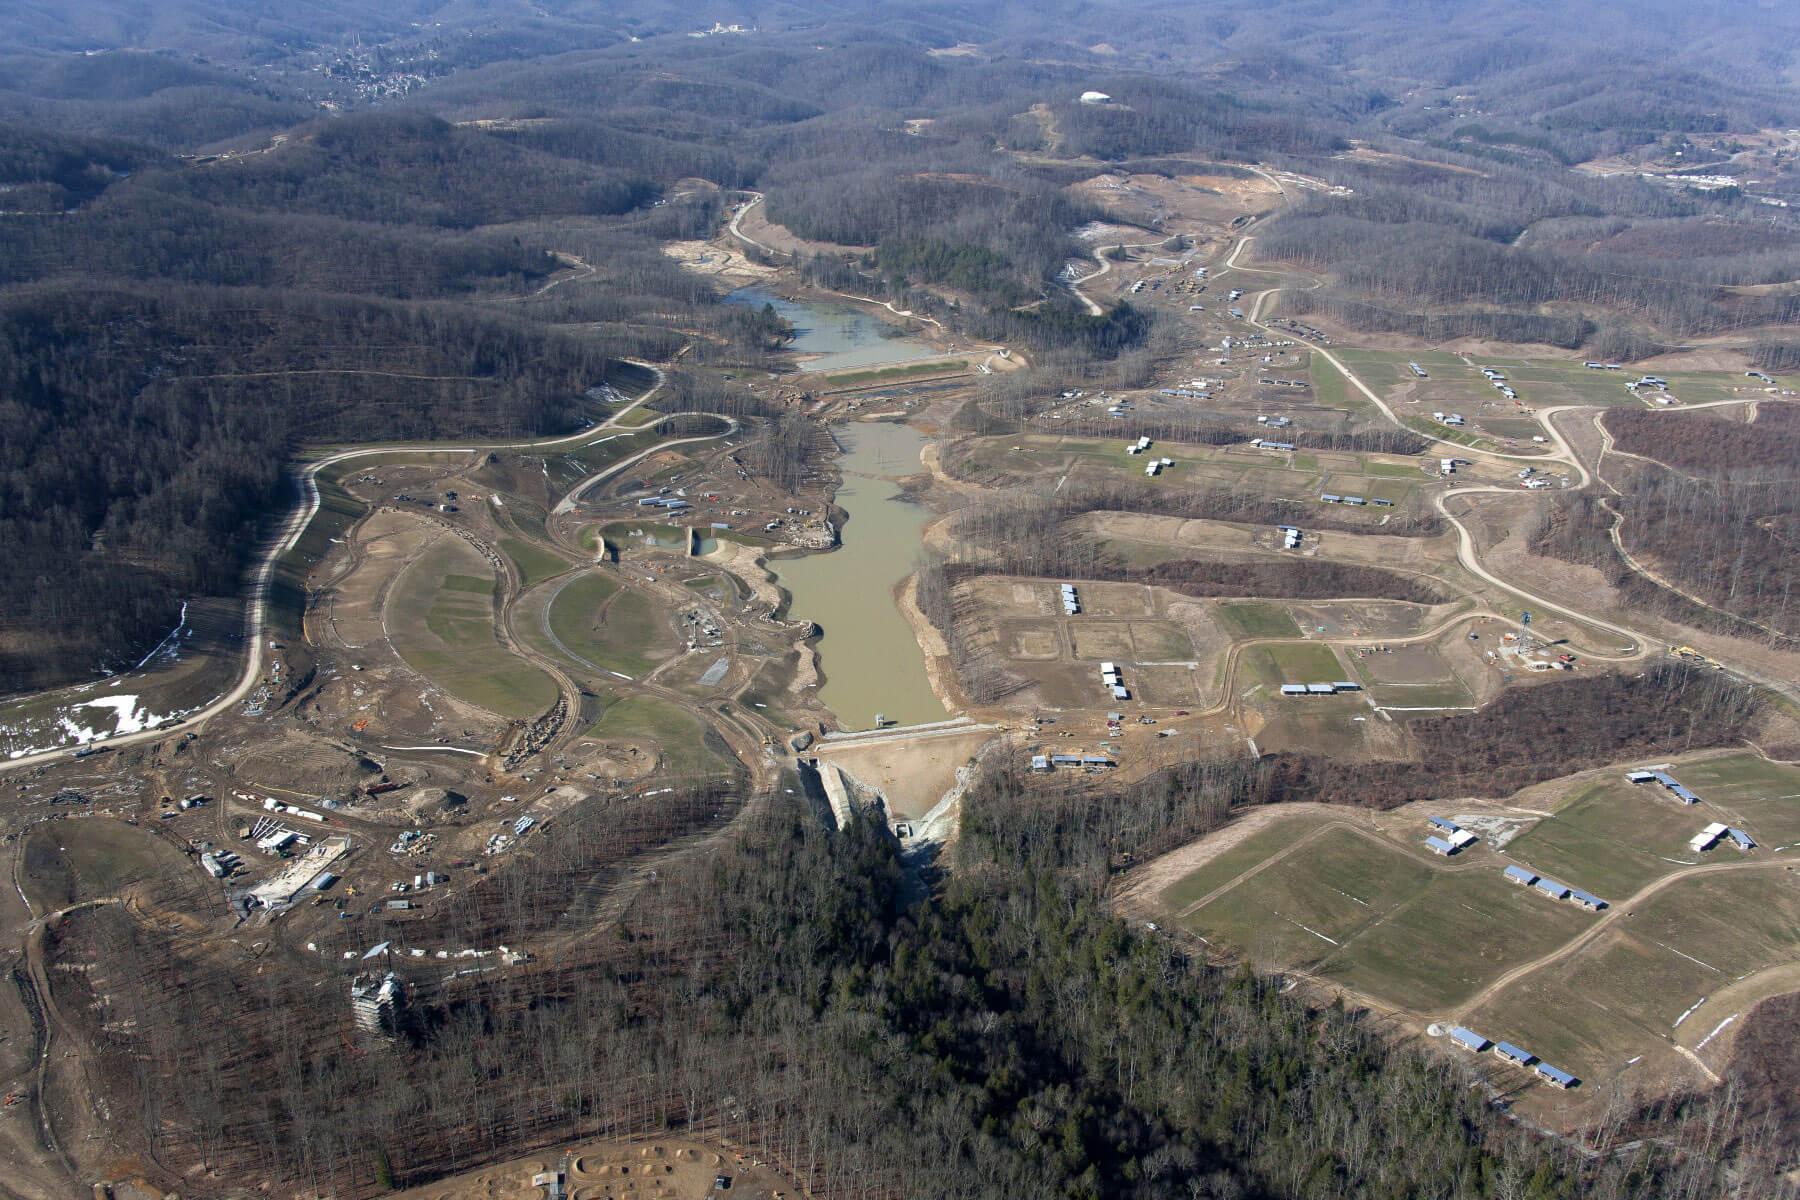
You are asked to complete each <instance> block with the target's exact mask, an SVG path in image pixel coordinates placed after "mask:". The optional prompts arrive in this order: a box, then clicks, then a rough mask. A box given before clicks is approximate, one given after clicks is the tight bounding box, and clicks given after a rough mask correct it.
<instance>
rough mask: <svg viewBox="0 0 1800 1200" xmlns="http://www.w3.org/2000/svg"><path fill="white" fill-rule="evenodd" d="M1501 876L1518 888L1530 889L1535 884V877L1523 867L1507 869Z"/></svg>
mask: <svg viewBox="0 0 1800 1200" xmlns="http://www.w3.org/2000/svg"><path fill="white" fill-rule="evenodd" d="M1502 874H1504V875H1505V876H1506V877H1507V878H1508V879H1510V880H1511V881H1512V882H1514V883H1516V884H1518V885H1519V886H1520V887H1530V886H1531V885H1532V884H1534V883H1536V882H1537V876H1536V875H1533V874H1532V873H1531V872H1530V871H1527V870H1526V869H1525V868H1524V867H1508V868H1506V870H1505V871H1504V872H1502Z"/></svg>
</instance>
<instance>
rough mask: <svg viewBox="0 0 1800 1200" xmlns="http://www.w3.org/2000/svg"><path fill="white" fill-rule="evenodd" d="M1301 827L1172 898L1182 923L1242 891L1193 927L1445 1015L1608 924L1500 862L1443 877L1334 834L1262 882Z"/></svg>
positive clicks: (1423, 862)
mask: <svg viewBox="0 0 1800 1200" xmlns="http://www.w3.org/2000/svg"><path fill="white" fill-rule="evenodd" d="M1303 829H1304V826H1303V825H1302V824H1301V823H1300V822H1299V821H1293V822H1288V823H1286V824H1285V825H1284V826H1278V827H1274V828H1271V829H1268V830H1264V831H1262V832H1261V833H1258V834H1257V835H1255V836H1254V837H1252V838H1249V839H1247V840H1246V841H1245V842H1244V843H1243V844H1241V845H1239V846H1236V847H1233V848H1232V849H1231V850H1229V851H1227V852H1225V854H1223V855H1221V856H1220V858H1219V859H1217V860H1215V861H1214V862H1212V863H1209V864H1207V865H1206V867H1204V868H1202V869H1201V870H1199V871H1196V872H1194V873H1193V874H1191V875H1189V876H1187V877H1185V878H1183V879H1182V880H1180V881H1179V882H1178V883H1176V884H1175V885H1174V886H1172V887H1170V888H1169V889H1167V890H1166V891H1165V892H1164V893H1163V902H1164V904H1165V905H1167V906H1168V908H1169V909H1170V911H1171V912H1176V911H1179V910H1180V909H1181V908H1183V907H1185V906H1187V905H1189V904H1192V903H1194V902H1195V901H1196V900H1198V899H1199V898H1200V897H1202V896H1204V895H1206V894H1208V893H1209V892H1212V891H1214V890H1215V889H1217V888H1220V887H1224V886H1225V885H1226V884H1227V883H1229V882H1230V880H1232V879H1233V878H1239V877H1242V878H1241V882H1239V883H1237V884H1235V885H1233V886H1230V887H1229V888H1227V890H1225V891H1223V892H1221V893H1220V894H1219V895H1217V896H1215V897H1214V898H1213V899H1212V900H1211V901H1210V902H1208V903H1207V904H1206V905H1204V906H1203V907H1202V908H1200V909H1199V910H1198V911H1196V912H1194V913H1193V914H1191V915H1190V916H1188V917H1187V918H1184V919H1183V921H1182V923H1183V924H1184V925H1185V926H1187V927H1188V928H1190V929H1192V930H1193V931H1195V932H1197V933H1199V934H1200V935H1201V936H1203V937H1206V938H1208V939H1209V940H1215V941H1222V942H1224V943H1225V944H1228V945H1231V946H1234V947H1236V948H1237V949H1239V950H1240V951H1242V952H1244V953H1246V954H1248V955H1249V956H1250V957H1251V958H1253V959H1254V960H1256V961H1258V962H1261V963H1264V964H1269V965H1274V966H1280V967H1290V968H1292V967H1298V968H1302V969H1306V970H1310V971H1313V972H1316V973H1318V974H1320V975H1322V976H1324V977H1326V978H1329V979H1333V980H1336V981H1338V982H1340V983H1342V984H1344V985H1345V986H1347V987H1350V988H1353V989H1355V990H1357V991H1359V992H1362V993H1364V994H1366V995H1368V996H1371V997H1373V998H1375V999H1377V1000H1380V1001H1382V1002H1383V1003H1387V1004H1392V1005H1395V1006H1397V1007H1401V1008H1407V1009H1411V1010H1413V1011H1419V1012H1436V1011H1440V1010H1442V1009H1444V1008H1447V1007H1450V1006H1452V1005H1455V1004H1457V1003H1459V1002H1461V1001H1463V1000H1466V999H1467V998H1468V997H1469V996H1472V995H1474V994H1475V993H1476V992H1477V991H1479V990H1480V989H1481V988H1482V987H1483V986H1485V985H1486V984H1488V983H1489V982H1491V981H1492V980H1493V979H1495V978H1496V977H1498V976H1499V975H1500V974H1501V973H1503V972H1504V971H1506V970H1507V969H1509V968H1511V967H1513V966H1516V965H1518V964H1520V963H1523V962H1528V961H1530V960H1532V959H1534V958H1537V957H1539V956H1541V955H1543V954H1546V953H1549V952H1550V951H1551V950H1554V949H1555V948H1556V947H1557V946H1559V945H1562V944H1563V943H1564V942H1566V941H1567V940H1568V939H1569V938H1571V937H1573V936H1575V935H1576V934H1577V933H1579V932H1581V931H1582V930H1583V929H1586V928H1588V927H1589V926H1590V925H1591V924H1592V922H1593V921H1594V920H1596V919H1597V918H1596V917H1595V916H1594V915H1593V914H1591V913H1587V912H1584V911H1582V910H1581V909H1578V908H1576V907H1575V906H1574V905H1571V904H1567V903H1558V902H1557V901H1554V900H1551V899H1549V898H1548V897H1545V896H1541V895H1538V894H1536V893H1528V892H1527V891H1525V890H1524V889H1521V888H1518V887H1515V886H1514V885H1512V884H1509V883H1507V882H1506V881H1505V880H1504V879H1503V878H1502V877H1501V874H1500V867H1499V865H1498V863H1497V862H1496V863H1495V865H1493V866H1492V868H1491V869H1489V868H1487V867H1485V866H1482V867H1474V868H1467V869H1462V870H1443V869H1438V868H1437V867H1436V865H1435V863H1434V862H1433V861H1431V860H1429V859H1427V858H1426V857H1425V856H1424V854H1423V852H1420V853H1417V854H1415V853H1409V852H1408V851H1407V850H1404V849H1401V848H1399V847H1395V846H1389V845H1384V844H1382V843H1381V842H1379V841H1376V840H1373V839H1371V838H1368V837H1365V836H1362V835H1360V834H1357V833H1354V832H1352V831H1350V830H1348V829H1332V830H1328V831H1327V832H1325V833H1323V834H1320V835H1319V836H1317V837H1316V838H1314V839H1313V840H1311V841H1310V842H1307V843H1306V844H1305V845H1302V846H1301V847H1300V848H1299V849H1297V850H1294V851H1293V852H1292V853H1290V854H1288V855H1287V856H1286V857H1285V858H1283V859H1281V860H1280V861H1279V862H1276V863H1274V864H1273V865H1271V866H1268V867H1266V868H1264V869H1262V870H1260V871H1258V872H1257V873H1256V874H1254V875H1248V876H1245V874H1244V873H1245V872H1247V871H1249V870H1250V869H1251V868H1252V867H1255V866H1256V865H1257V864H1258V863H1261V862H1265V861H1267V860H1268V859H1269V858H1271V857H1272V856H1273V855H1275V854H1276V853H1278V852H1280V851H1281V850H1282V849H1283V848H1285V847H1286V846H1289V845H1292V844H1293V843H1294V841H1295V839H1296V838H1297V837H1299V836H1302V835H1303Z"/></svg>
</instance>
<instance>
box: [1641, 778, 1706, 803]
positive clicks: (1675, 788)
mask: <svg viewBox="0 0 1800 1200" xmlns="http://www.w3.org/2000/svg"><path fill="white" fill-rule="evenodd" d="M1625 778H1626V779H1629V780H1630V781H1631V782H1632V783H1660V784H1662V785H1663V786H1664V787H1666V788H1668V789H1669V791H1670V793H1671V794H1673V795H1674V797H1675V798H1676V799H1677V800H1679V801H1681V802H1682V803H1683V804H1698V803H1700V797H1698V796H1696V795H1695V794H1694V793H1693V792H1691V791H1689V790H1688V789H1687V788H1685V787H1682V786H1681V785H1680V784H1679V783H1676V782H1675V777H1674V776H1673V775H1670V774H1669V773H1668V772H1667V771H1627V772H1625Z"/></svg>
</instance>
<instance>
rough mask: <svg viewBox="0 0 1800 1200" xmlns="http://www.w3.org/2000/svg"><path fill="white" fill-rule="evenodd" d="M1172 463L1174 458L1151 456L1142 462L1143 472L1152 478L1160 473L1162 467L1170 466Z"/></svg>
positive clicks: (1173, 463)
mask: <svg viewBox="0 0 1800 1200" xmlns="http://www.w3.org/2000/svg"><path fill="white" fill-rule="evenodd" d="M1174 465H1175V460H1174V459H1172V458H1153V459H1151V460H1150V461H1149V462H1147V463H1145V464H1144V474H1146V475H1148V476H1150V477H1151V478H1152V479H1154V478H1155V477H1156V476H1158V475H1161V474H1162V469H1163V468H1164V467H1172V466H1174Z"/></svg>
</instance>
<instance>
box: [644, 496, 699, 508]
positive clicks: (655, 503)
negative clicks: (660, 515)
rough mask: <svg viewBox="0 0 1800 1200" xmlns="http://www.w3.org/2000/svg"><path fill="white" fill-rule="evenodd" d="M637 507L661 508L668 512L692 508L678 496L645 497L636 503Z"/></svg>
mask: <svg viewBox="0 0 1800 1200" xmlns="http://www.w3.org/2000/svg"><path fill="white" fill-rule="evenodd" d="M638 507H639V508H661V509H665V510H667V511H668V512H680V511H681V510H682V509H684V508H692V507H693V505H691V504H689V503H688V502H687V501H686V500H683V499H682V498H681V497H680V496H645V497H644V498H643V499H642V500H639V501H638Z"/></svg>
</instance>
